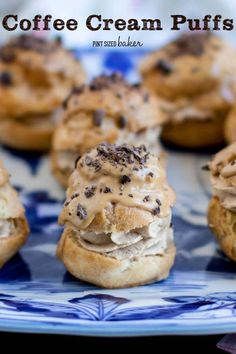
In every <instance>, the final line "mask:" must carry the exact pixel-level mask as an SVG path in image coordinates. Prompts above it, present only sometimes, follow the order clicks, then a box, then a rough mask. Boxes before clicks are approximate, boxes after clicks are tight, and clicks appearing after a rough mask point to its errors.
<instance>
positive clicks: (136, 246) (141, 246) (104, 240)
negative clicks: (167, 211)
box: [78, 215, 173, 260]
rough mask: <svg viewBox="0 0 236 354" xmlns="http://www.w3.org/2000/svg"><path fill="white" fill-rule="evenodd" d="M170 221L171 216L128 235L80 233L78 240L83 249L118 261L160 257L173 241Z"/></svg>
mask: <svg viewBox="0 0 236 354" xmlns="http://www.w3.org/2000/svg"><path fill="white" fill-rule="evenodd" d="M170 221H171V215H169V216H167V217H165V218H159V219H158V220H155V221H153V222H152V223H151V224H150V225H148V226H145V227H142V228H140V229H135V230H132V231H130V232H128V233H124V232H113V233H108V234H105V233H99V234H98V233H94V232H86V231H80V234H79V236H78V239H79V243H80V245H81V246H82V247H83V248H85V249H87V250H89V251H93V252H97V253H100V254H103V255H106V256H109V257H113V258H116V259H118V260H123V259H131V258H136V257H141V256H150V255H160V256H161V255H163V254H164V253H165V251H166V249H167V247H168V244H169V243H170V242H171V241H172V240H173V230H172V228H171V227H170Z"/></svg>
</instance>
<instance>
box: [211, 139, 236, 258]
mask: <svg viewBox="0 0 236 354" xmlns="http://www.w3.org/2000/svg"><path fill="white" fill-rule="evenodd" d="M209 169H210V173H211V185H212V189H213V197H212V199H211V201H210V204H209V208H208V223H209V227H210V228H211V230H212V231H213V232H214V234H215V235H216V238H217V240H218V242H219V245H220V247H221V249H222V250H223V252H224V253H225V254H226V255H227V256H228V257H229V258H230V259H232V260H234V261H236V142H235V143H233V144H231V145H229V146H228V147H227V148H225V149H223V150H221V151H220V152H218V153H217V154H216V155H215V156H214V158H213V160H212V161H211V162H210V163H209Z"/></svg>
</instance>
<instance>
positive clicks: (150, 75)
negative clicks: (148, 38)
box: [140, 32, 236, 149]
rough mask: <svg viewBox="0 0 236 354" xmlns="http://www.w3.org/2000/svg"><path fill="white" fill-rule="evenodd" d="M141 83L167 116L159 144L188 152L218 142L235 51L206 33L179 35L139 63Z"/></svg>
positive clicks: (234, 75)
mask: <svg viewBox="0 0 236 354" xmlns="http://www.w3.org/2000/svg"><path fill="white" fill-rule="evenodd" d="M140 69H141V74H142V77H143V81H144V84H145V85H146V86H147V87H148V89H149V90H150V91H151V92H152V93H154V94H155V95H156V96H157V97H159V98H161V99H162V100H163V101H162V108H163V110H164V111H165V112H166V114H167V117H168V119H167V123H166V124H165V126H164V128H163V131H162V135H161V137H162V140H163V141H164V142H166V143H168V144H169V145H174V146H178V147H183V148H189V149H200V148H207V147H215V146H218V145H220V144H222V143H224V122H225V118H226V116H227V114H228V112H229V109H230V107H231V105H232V104H233V102H234V97H235V93H234V92H235V89H234V87H235V83H236V52H235V50H234V49H233V48H232V47H231V46H230V45H229V44H228V43H227V42H225V40H223V39H221V38H219V37H217V36H215V35H213V34H211V33H210V32H200V33H190V34H189V33H188V34H183V35H182V36H180V37H179V38H178V39H176V40H175V41H173V42H171V43H169V44H167V45H166V46H164V47H163V48H161V49H159V50H157V51H155V52H153V53H151V54H149V55H148V56H147V57H146V58H145V59H144V61H143V62H142V64H141V68H140Z"/></svg>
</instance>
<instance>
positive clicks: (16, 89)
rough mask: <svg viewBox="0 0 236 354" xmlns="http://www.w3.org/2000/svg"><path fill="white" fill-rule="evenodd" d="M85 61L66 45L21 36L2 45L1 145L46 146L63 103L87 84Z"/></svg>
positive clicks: (25, 147)
mask: <svg viewBox="0 0 236 354" xmlns="http://www.w3.org/2000/svg"><path fill="white" fill-rule="evenodd" d="M84 80H85V75H84V72H83V69H82V68H81V64H80V63H79V61H77V60H76V59H75V58H74V57H73V55H72V54H71V53H70V52H69V51H67V50H65V49H63V48H62V46H61V44H60V43H59V41H54V42H49V41H46V40H45V39H42V38H38V37H33V36H30V35H21V36H19V37H17V38H15V39H12V40H11V41H10V42H8V43H7V44H6V45H5V46H3V47H1V48H0V143H3V144H5V145H8V146H10V147H13V148H16V149H23V150H39V151H41V150H47V149H49V147H50V145H51V138H52V133H53V130H54V128H55V124H56V121H57V120H58V112H59V107H60V105H61V104H62V102H63V100H64V99H65V97H67V95H68V94H69V92H70V91H71V89H72V88H73V87H74V86H77V85H80V84H82V83H83V82H84Z"/></svg>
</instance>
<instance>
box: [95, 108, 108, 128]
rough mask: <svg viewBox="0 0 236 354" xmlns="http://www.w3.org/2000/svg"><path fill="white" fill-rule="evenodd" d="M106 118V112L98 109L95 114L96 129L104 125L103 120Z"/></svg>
mask: <svg viewBox="0 0 236 354" xmlns="http://www.w3.org/2000/svg"><path fill="white" fill-rule="evenodd" d="M104 116H105V112H104V111H103V110H102V109H97V110H96V111H95V112H94V113H93V124H94V125H95V127H100V126H101V125H102V120H103V118H104Z"/></svg>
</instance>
